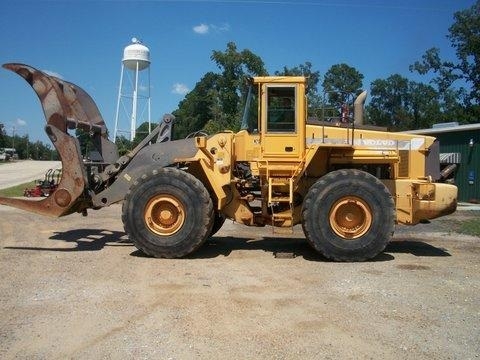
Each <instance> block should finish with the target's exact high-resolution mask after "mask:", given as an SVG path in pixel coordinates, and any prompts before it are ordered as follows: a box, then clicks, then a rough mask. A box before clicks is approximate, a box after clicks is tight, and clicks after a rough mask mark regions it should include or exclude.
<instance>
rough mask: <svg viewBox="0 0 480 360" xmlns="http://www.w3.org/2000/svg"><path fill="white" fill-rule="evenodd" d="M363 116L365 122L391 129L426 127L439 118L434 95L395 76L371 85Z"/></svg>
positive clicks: (405, 79)
mask: <svg viewBox="0 0 480 360" xmlns="http://www.w3.org/2000/svg"><path fill="white" fill-rule="evenodd" d="M367 114H368V122H369V123H371V124H374V125H377V126H384V127H387V128H389V129H391V130H408V129H419V128H427V127H430V126H431V125H432V124H433V122H434V121H438V122H441V120H442V118H443V115H442V113H441V110H440V104H439V101H438V92H437V91H435V89H434V88H433V87H432V86H430V85H426V84H423V83H418V82H414V81H410V80H408V79H407V78H405V77H403V76H401V75H399V74H395V75H392V76H390V77H388V78H387V79H377V80H375V81H374V82H372V84H371V101H370V104H369V105H368V106H367ZM439 120H440V121H439Z"/></svg>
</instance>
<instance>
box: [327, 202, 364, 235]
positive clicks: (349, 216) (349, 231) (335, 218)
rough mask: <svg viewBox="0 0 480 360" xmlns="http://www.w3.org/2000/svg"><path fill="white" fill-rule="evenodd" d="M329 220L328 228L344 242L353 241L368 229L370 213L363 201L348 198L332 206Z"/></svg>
mask: <svg viewBox="0 0 480 360" xmlns="http://www.w3.org/2000/svg"><path fill="white" fill-rule="evenodd" d="M329 219H330V226H331V227H332V229H333V231H334V232H335V233H336V234H337V235H338V236H340V237H342V238H344V239H345V240H354V239H357V238H359V237H361V236H362V235H364V234H365V233H366V232H367V231H368V230H369V229H370V226H371V225H372V212H371V210H370V207H369V206H368V204H367V203H366V202H365V201H364V200H362V199H360V198H358V197H356V196H349V197H345V198H342V199H340V200H338V201H337V202H336V203H335V204H333V206H332V208H331V210H330V214H329Z"/></svg>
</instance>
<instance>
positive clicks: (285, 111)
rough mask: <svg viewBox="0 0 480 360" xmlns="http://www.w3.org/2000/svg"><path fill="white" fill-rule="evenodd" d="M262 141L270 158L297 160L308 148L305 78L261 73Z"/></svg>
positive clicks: (259, 120) (265, 155)
mask: <svg viewBox="0 0 480 360" xmlns="http://www.w3.org/2000/svg"><path fill="white" fill-rule="evenodd" d="M254 83H256V84H258V87H259V99H260V103H259V116H258V127H259V129H260V143H261V146H262V155H263V158H264V159H266V160H269V159H272V160H282V159H285V160H286V161H292V160H293V161H295V160H296V159H301V158H302V156H303V154H304V150H305V109H306V104H305V78H304V77H280V76H275V77H258V78H254Z"/></svg>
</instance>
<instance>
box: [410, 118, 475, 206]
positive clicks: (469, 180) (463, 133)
mask: <svg viewBox="0 0 480 360" xmlns="http://www.w3.org/2000/svg"><path fill="white" fill-rule="evenodd" d="M406 132H408V133H411V134H412V133H413V134H420V135H428V136H434V137H436V138H437V139H438V140H439V141H440V164H441V166H442V168H445V167H446V166H448V165H450V164H456V169H455V172H454V180H455V185H457V187H458V200H459V201H463V202H473V203H480V123H479V124H470V125H458V124H457V123H444V124H436V125H434V126H433V127H432V128H431V129H421V130H412V131H406Z"/></svg>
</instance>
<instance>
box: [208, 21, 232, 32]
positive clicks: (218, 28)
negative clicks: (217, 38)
mask: <svg viewBox="0 0 480 360" xmlns="http://www.w3.org/2000/svg"><path fill="white" fill-rule="evenodd" d="M210 27H211V28H212V29H213V30H215V31H216V32H227V31H230V24H229V23H223V24H221V25H214V24H211V25H210Z"/></svg>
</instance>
